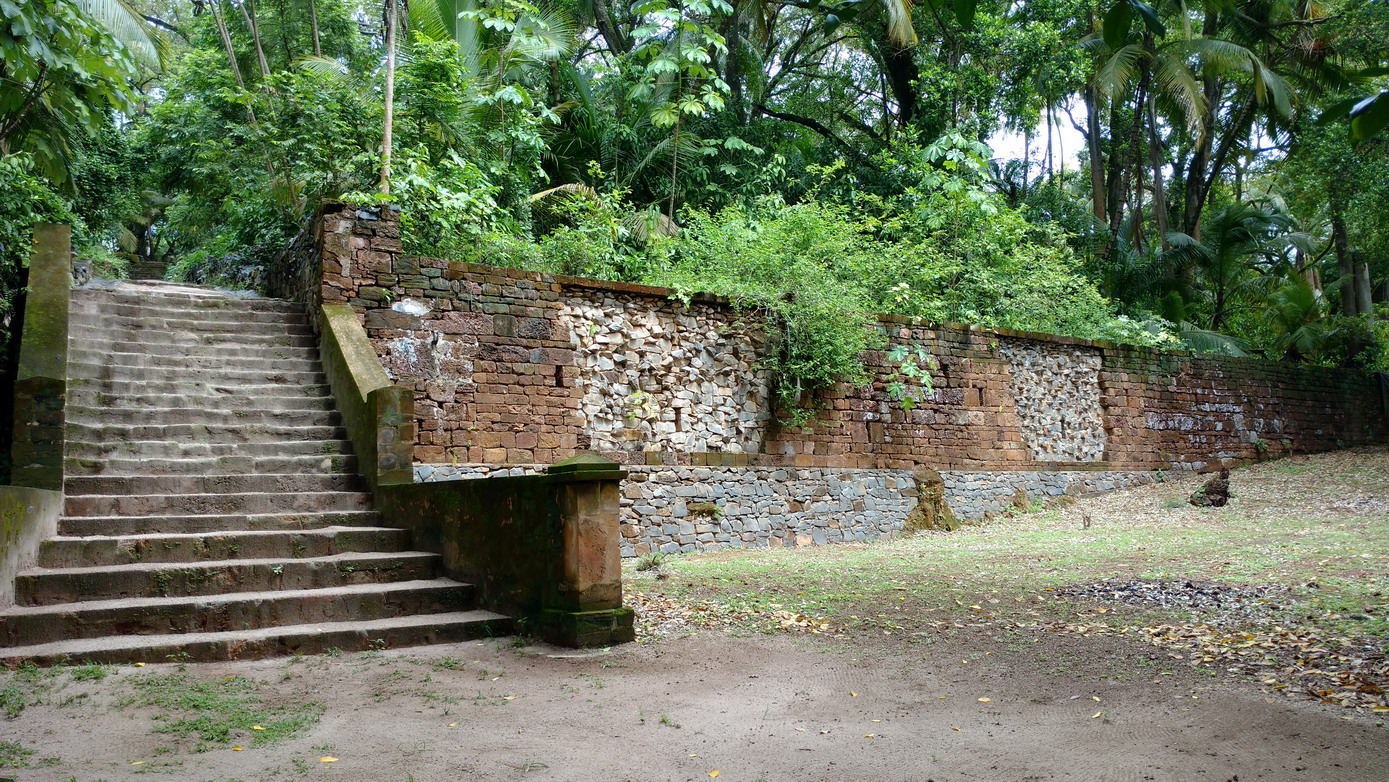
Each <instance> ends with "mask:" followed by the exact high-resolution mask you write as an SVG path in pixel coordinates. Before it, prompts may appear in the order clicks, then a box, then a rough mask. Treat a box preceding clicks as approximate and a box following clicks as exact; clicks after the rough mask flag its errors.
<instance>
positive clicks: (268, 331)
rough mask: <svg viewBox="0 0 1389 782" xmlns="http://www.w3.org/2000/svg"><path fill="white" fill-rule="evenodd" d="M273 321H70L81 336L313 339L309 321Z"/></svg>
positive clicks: (93, 317)
mask: <svg viewBox="0 0 1389 782" xmlns="http://www.w3.org/2000/svg"><path fill="white" fill-rule="evenodd" d="M273 317H275V318H276V319H275V320H271V321H265V320H251V319H248V320H246V321H244V322H241V323H237V322H235V321H231V320H213V319H208V318H184V317H167V316H161V315H147V316H143V317H135V316H119V315H107V316H103V315H101V314H99V313H95V312H82V311H77V312H73V313H72V314H71V316H70V318H69V321H68V322H69V327H68V333H69V334H70V335H78V336H80V335H81V334H82V333H83V332H84V331H85V330H86V329H104V330H107V331H108V332H116V333H123V334H143V333H145V332H176V333H180V334H193V335H195V336H204V335H209V334H224V335H236V334H255V335H261V336H294V337H308V336H313V329H312V328H311V327H310V326H309V322H308V320H307V319H306V318H305V317H303V316H300V317H299V318H298V319H297V320H296V319H293V318H290V317H289V316H283V317H281V316H273Z"/></svg>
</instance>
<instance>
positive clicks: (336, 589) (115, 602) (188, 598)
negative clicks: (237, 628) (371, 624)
mask: <svg viewBox="0 0 1389 782" xmlns="http://www.w3.org/2000/svg"><path fill="white" fill-rule="evenodd" d="M460 586H463V587H466V586H470V585H469V584H466V583H464V582H462V581H455V580H453V579H451V578H442V577H441V578H429V579H413V580H410V581H385V582H372V583H366V584H341V585H338V586H330V587H320V588H318V589H267V590H262V591H256V592H223V593H221V594H215V595H177V596H173V597H163V596H158V597H122V598H115V599H111V600H85V601H82V602H80V603H53V604H51V605H36V606H29V605H14V606H10V607H8V608H5V609H4V610H0V619H4V618H5V617H11V616H13V617H20V616H61V615H63V614H70V613H77V612H87V611H109V610H131V611H137V610H139V609H143V608H160V607H165V606H188V605H196V606H203V605H207V606H214V605H219V604H222V603H239V602H255V601H258V600H270V599H274V600H292V599H297V598H308V597H316V598H322V597H332V596H335V595H340V596H347V595H360V594H377V593H382V592H407V591H410V590H414V589H427V588H433V589H451V588H453V587H460Z"/></svg>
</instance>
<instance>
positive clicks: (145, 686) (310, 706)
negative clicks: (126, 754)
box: [123, 674, 324, 752]
mask: <svg viewBox="0 0 1389 782" xmlns="http://www.w3.org/2000/svg"><path fill="white" fill-rule="evenodd" d="M131 685H132V686H133V687H134V690H135V692H134V695H133V696H131V697H130V698H129V699H127V700H126V701H125V703H124V704H123V705H137V706H146V707H152V708H154V709H156V710H158V712H159V713H156V714H155V715H154V720H155V722H157V723H159V725H158V727H156V728H155V729H154V730H155V732H156V733H168V734H171V735H173V736H176V737H178V738H196V743H195V744H194V746H193V751H195V752H203V751H207V750H209V749H212V748H213V746H212V745H215V744H222V745H233V744H235V745H241V744H247V745H253V746H259V745H265V744H273V743H275V742H278V741H282V740H284V739H287V738H290V737H292V736H295V735H297V734H298V733H299V732H300V731H302V730H303V729H305V728H307V727H309V726H310V725H313V724H314V723H316V722H318V719H319V717H321V716H322V715H323V708H324V707H323V704H321V703H317V702H308V703H274V704H268V703H266V702H264V701H263V700H262V699H261V698H260V697H259V696H258V695H257V692H256V691H257V689H258V686H259V685H258V684H257V683H256V682H254V681H251V680H250V679H247V678H245V677H241V676H230V677H227V678H225V679H222V680H220V681H215V682H199V681H195V680H193V679H191V678H190V677H188V676H187V675H184V674H170V675H163V676H161V675H155V676H145V677H140V678H138V679H134V680H133V681H132V682H131Z"/></svg>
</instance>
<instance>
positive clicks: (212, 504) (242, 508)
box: [63, 491, 371, 516]
mask: <svg viewBox="0 0 1389 782" xmlns="http://www.w3.org/2000/svg"><path fill="white" fill-rule="evenodd" d="M63 508H64V513H65V514H66V515H68V516H174V515H179V516H195V515H207V514H241V513H295V512H302V511H315V512H333V511H345V510H370V509H371V495H369V494H367V493H365V492H350V491H332V492H301V493H298V494H280V493H277V492H242V493H227V494H129V495H112V494H89V495H85V496H82V497H68V498H66V499H65V500H64V502H63Z"/></svg>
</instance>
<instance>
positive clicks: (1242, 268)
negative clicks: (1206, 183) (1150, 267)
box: [1163, 204, 1294, 331]
mask: <svg viewBox="0 0 1389 782" xmlns="http://www.w3.org/2000/svg"><path fill="white" fill-rule="evenodd" d="M1293 227H1294V221H1293V218H1292V217H1291V216H1289V215H1288V214H1286V213H1283V212H1280V211H1278V210H1275V209H1270V208H1260V207H1257V206H1253V205H1250V204H1237V205H1234V206H1229V207H1226V208H1224V209H1221V210H1220V211H1218V212H1216V213H1215V214H1213V215H1210V216H1209V217H1208V218H1207V220H1206V221H1205V224H1204V226H1203V231H1202V234H1201V236H1202V238H1201V239H1199V240H1198V239H1196V238H1195V237H1192V236H1191V235H1189V234H1184V233H1172V234H1170V235H1169V236H1168V240H1169V241H1170V242H1171V244H1172V249H1170V250H1168V251H1167V252H1166V253H1164V254H1163V261H1164V262H1165V263H1166V264H1167V266H1168V268H1169V270H1170V272H1169V273H1170V274H1171V275H1172V278H1171V283H1172V285H1173V288H1174V289H1175V290H1177V291H1179V292H1180V293H1181V295H1182V298H1183V299H1184V300H1185V301H1187V302H1191V303H1196V304H1199V305H1200V306H1201V308H1202V309H1204V310H1205V311H1206V312H1207V313H1209V316H1208V323H1207V329H1209V330H1210V331H1223V330H1225V329H1226V328H1227V327H1228V324H1229V320H1230V317H1231V315H1232V314H1233V312H1234V309H1235V307H1236V306H1237V304H1238V303H1239V299H1240V298H1241V296H1242V295H1243V294H1245V293H1251V292H1254V291H1256V290H1259V289H1267V288H1268V287H1269V285H1270V284H1271V283H1274V282H1276V281H1277V278H1276V277H1273V276H1270V274H1269V273H1270V272H1272V271H1274V270H1275V269H1278V268H1280V267H1281V266H1282V264H1283V261H1284V251H1285V250H1286V248H1287V246H1288V242H1287V235H1288V233H1289V232H1290V231H1291V229H1292V228H1293Z"/></svg>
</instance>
